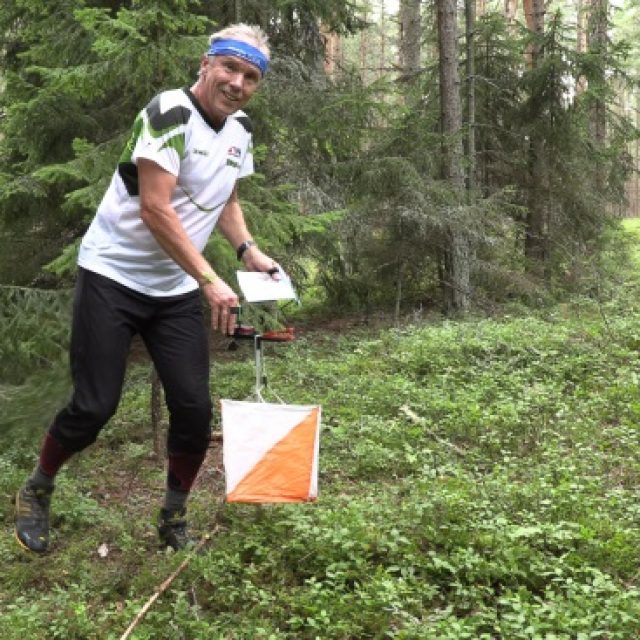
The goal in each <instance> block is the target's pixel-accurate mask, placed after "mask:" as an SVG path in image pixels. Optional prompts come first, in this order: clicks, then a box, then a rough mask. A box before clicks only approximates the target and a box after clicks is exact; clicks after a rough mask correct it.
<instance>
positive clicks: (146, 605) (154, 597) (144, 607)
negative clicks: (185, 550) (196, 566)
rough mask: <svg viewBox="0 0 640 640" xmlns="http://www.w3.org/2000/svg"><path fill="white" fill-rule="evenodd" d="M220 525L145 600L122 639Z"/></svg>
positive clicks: (130, 631) (138, 622)
mask: <svg viewBox="0 0 640 640" xmlns="http://www.w3.org/2000/svg"><path fill="white" fill-rule="evenodd" d="M217 530H218V527H216V528H215V529H214V530H213V531H212V532H211V533H210V534H207V535H206V536H204V537H203V538H202V539H201V540H200V541H199V542H198V544H197V545H196V546H195V547H194V548H193V551H192V552H191V553H190V554H189V555H188V556H187V557H186V558H185V559H184V560H183V561H182V562H181V563H180V566H179V567H178V568H177V569H176V570H175V571H174V572H173V573H172V574H171V575H170V576H169V577H168V578H167V579H166V580H165V581H164V582H163V583H162V584H161V585H160V586H159V587H158V589H157V591H156V592H155V593H154V594H153V595H152V596H151V597H150V598H149V599H148V600H147V601H146V602H145V604H144V606H143V607H142V609H140V611H138V615H136V617H135V618H134V619H133V622H132V623H131V624H130V625H129V627H128V628H127V630H126V631H125V632H124V633H123V634H122V635H121V636H120V640H127V638H129V637H130V636H131V634H132V633H133V630H134V629H135V628H136V627H137V626H138V625H139V624H140V622H141V621H142V619H143V618H144V617H145V615H146V614H147V611H149V609H151V607H152V606H153V603H154V602H155V601H156V600H157V599H158V598H159V597H160V596H161V595H162V594H163V593H164V592H165V591H166V590H167V589H168V588H169V587H170V586H171V583H172V582H173V581H174V580H175V579H176V578H177V577H178V576H179V575H180V574H181V573H182V572H183V571H184V570H185V569H186V568H187V566H188V565H189V563H190V562H191V560H192V559H193V556H195V555H196V554H197V553H198V552H199V551H200V550H201V549H202V547H204V545H205V544H207V542H209V540H210V539H211V536H212V535H213V534H214V533H216V531H217Z"/></svg>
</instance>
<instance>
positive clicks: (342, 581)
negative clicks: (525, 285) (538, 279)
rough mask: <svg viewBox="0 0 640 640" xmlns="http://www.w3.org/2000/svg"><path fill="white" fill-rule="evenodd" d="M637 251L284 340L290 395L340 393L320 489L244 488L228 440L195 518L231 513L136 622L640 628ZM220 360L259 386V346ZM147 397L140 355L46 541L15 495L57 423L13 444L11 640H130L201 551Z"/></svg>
mask: <svg viewBox="0 0 640 640" xmlns="http://www.w3.org/2000/svg"><path fill="white" fill-rule="evenodd" d="M627 233H628V234H636V236H637V237H638V239H640V224H638V223H634V224H633V225H632V226H630V227H629V229H628V231H627ZM639 256H640V254H637V253H636V254H635V257H634V259H635V260H637V262H636V263H635V265H632V266H633V267H634V268H631V269H629V271H628V272H626V273H625V274H620V275H619V277H618V282H617V283H616V286H615V287H609V288H605V289H606V290H605V291H604V292H603V293H602V295H601V296H600V297H599V299H597V300H595V299H591V298H575V299H574V300H572V301H570V302H566V303H564V304H562V305H559V306H558V307H555V308H552V309H545V310H544V312H540V313H539V314H534V313H531V314H529V315H527V316H526V317H525V316H522V315H514V316H513V317H509V316H508V315H507V316H503V317H501V318H500V319H499V320H496V319H486V318H471V319H468V320H465V321H459V322H453V321H440V322H432V323H431V324H429V325H422V326H418V325H416V326H411V327H404V328H402V329H384V330H380V329H378V330H365V329H357V330H356V329H352V330H350V331H348V332H340V333H338V332H336V333H330V334H328V333H319V332H318V333H314V332H311V331H310V332H307V333H305V334H303V336H302V337H301V339H300V340H299V341H298V342H296V343H294V344H293V345H288V346H274V347H273V348H272V349H271V350H270V351H269V353H268V354H267V364H268V367H269V376H270V380H271V381H272V382H273V384H274V387H275V388H276V390H277V391H278V394H279V395H280V396H282V397H283V398H286V399H287V400H288V401H291V402H296V403H311V402H318V403H321V404H322V405H323V430H322V435H321V464H320V497H319V500H318V502H317V503H315V504H308V505H284V506H252V505H225V504H224V503H223V502H222V500H221V495H222V486H223V476H222V469H221V460H220V451H219V447H218V445H216V446H215V447H214V448H212V450H211V451H210V455H209V457H208V460H207V465H206V468H205V470H204V471H203V473H202V475H201V478H200V479H199V482H198V484H197V487H196V490H195V492H194V496H193V501H192V508H191V514H192V515H191V520H192V522H193V527H194V529H195V531H196V533H198V534H200V535H202V534H204V533H205V532H208V531H211V530H213V529H214V528H215V527H218V528H219V531H218V533H217V534H216V536H215V537H214V539H213V540H212V541H211V543H210V544H209V545H208V546H207V547H206V548H205V550H204V551H203V552H202V553H201V554H199V555H198V556H197V557H195V558H194V559H193V560H192V561H191V563H190V565H189V568H188V569H187V570H186V571H185V572H184V573H183V574H182V575H181V576H180V577H179V578H178V579H177V580H176V582H175V583H174V584H173V586H172V588H171V589H170V590H169V591H168V592H167V593H166V594H165V595H164V596H163V597H162V598H161V599H160V600H159V601H158V602H157V603H156V604H155V605H154V607H153V608H152V609H151V611H150V613H149V614H148V615H147V617H146V618H145V620H144V622H143V623H142V624H141V625H140V626H139V627H138V629H137V631H136V633H135V634H134V636H133V637H134V638H136V639H137V640H146V639H149V640H151V639H153V640H162V639H164V638H166V639H172V640H175V639H179V638H184V639H194V640H195V639H205V638H207V639H211V638H220V639H225V640H226V639H228V640H235V639H247V640H249V639H265V640H266V639H296V640H297V639H307V638H308V639H315V638H321V639H325V638H326V639H333V638H335V639H339V638H343V639H352V638H362V639H365V638H366V639H369V638H402V639H414V638H415V639H418V638H419V639H433V640H436V639H437V640H447V639H451V640H463V639H466V638H468V639H473V640H477V639H487V640H488V639H494V638H500V639H505V640H520V639H523V640H525V639H527V640H534V639H548V640H551V639H567V640H568V639H579V640H582V639H584V640H586V639H589V638H601V639H607V640H611V639H614V638H621V639H622V638H624V639H632V638H637V637H639V636H640V588H639V580H640V500H639V497H640V492H639V489H638V487H639V486H640V455H639V454H640V443H639V440H638V423H639V419H640V388H639V386H638V376H639V375H640V366H639V365H640V358H639V355H638V347H639V346H640V338H639V337H638V336H640V302H638V300H640V296H639V295H638V294H639V293H640V278H639V277H638V274H637V269H638V268H640V260H638V257H639ZM623 276H624V277H623ZM217 355H218V356H219V357H217V359H216V362H215V364H214V367H213V393H214V395H215V396H216V397H218V398H219V397H233V398H242V397H245V396H247V395H248V394H249V393H250V392H251V388H252V385H253V369H252V363H251V357H250V354H249V353H248V352H246V351H240V352H236V353H235V354H234V355H233V356H230V355H229V354H223V353H221V352H220V353H218V354H217ZM148 402H149V400H148V370H147V365H145V364H138V365H135V366H134V367H133V368H132V369H131V370H130V374H129V377H128V381H127V387H126V390H125V395H124V398H123V402H122V405H121V408H120V410H119V412H118V414H117V416H116V417H115V418H114V420H113V421H112V423H111V424H110V426H109V427H108V429H107V430H105V432H104V434H103V436H102V437H101V439H100V441H99V443H98V444H97V445H95V446H94V447H93V448H92V449H91V450H89V451H87V452H86V453H85V454H83V455H81V456H78V457H77V458H76V459H74V460H72V462H71V463H70V464H69V466H68V468H67V469H66V471H65V472H63V474H61V477H60V480H59V487H58V491H57V495H56V498H55V502H54V507H53V512H54V516H53V518H54V533H53V550H52V553H51V554H49V555H48V556H46V557H45V558H34V557H30V556H26V555H25V554H24V553H23V552H21V551H20V550H19V549H18V548H17V545H16V544H15V542H14V540H13V538H12V535H13V534H12V522H11V521H12V510H11V506H10V500H11V497H12V495H13V493H14V491H15V490H16V489H17V487H18V486H19V484H20V483H21V482H22V480H23V478H24V475H25V473H26V472H27V471H28V470H29V467H30V466H31V464H33V461H34V458H33V457H32V456H34V455H35V451H36V449H37V445H38V440H39V436H38V437H37V438H35V437H34V438H31V441H30V442H28V443H27V444H26V445H25V444H24V443H23V444H20V445H19V446H18V445H17V444H16V445H15V446H12V445H11V444H8V445H7V446H6V447H5V449H4V450H3V453H2V455H0V494H1V495H2V500H1V501H0V522H2V527H3V535H2V536H1V537H0V558H2V560H1V561H0V562H1V564H0V576H1V578H0V614H1V615H0V637H2V638H3V639H7V640H13V639H18V638H20V639H21V640H24V639H25V638H28V639H29V640H32V639H33V640H39V639H41V638H42V639H45V638H46V639H49V638H64V639H65V640H71V639H83V640H90V639H100V640H103V639H107V640H110V639H112V638H113V639H117V638H119V637H120V635H121V634H122V632H123V631H124V629H125V628H126V627H127V626H128V625H129V623H130V622H131V620H132V619H133V617H134V616H135V614H136V613H137V611H138V610H139V608H140V607H141V606H142V604H143V603H144V602H145V601H146V600H147V598H148V597H149V596H150V595H151V594H152V593H153V592H154V591H155V589H156V587H157V586H158V585H159V584H160V583H161V582H162V581H163V580H164V579H165V578H166V577H167V576H168V575H169V574H170V573H171V572H172V571H173V570H174V569H175V567H176V566H177V565H178V564H179V563H180V562H181V561H182V559H183V557H184V556H183V555H182V554H166V553H163V552H160V551H158V550H157V547H156V541H155V531H154V527H153V520H154V517H155V511H156V509H157V505H158V502H159V500H160V499H161V496H162V487H163V483H164V478H163V476H164V471H163V465H162V462H161V460H158V459H156V458H155V457H154V456H153V454H152V453H151V435H152V434H151V432H150V427H149V424H148V422H149V421H148ZM25 447H26V449H25ZM25 450H26V451H29V452H30V453H28V454H26V453H25ZM103 544H104V545H106V548H107V550H108V553H107V555H106V557H101V556H100V555H99V554H98V548H99V547H100V546H101V545H103Z"/></svg>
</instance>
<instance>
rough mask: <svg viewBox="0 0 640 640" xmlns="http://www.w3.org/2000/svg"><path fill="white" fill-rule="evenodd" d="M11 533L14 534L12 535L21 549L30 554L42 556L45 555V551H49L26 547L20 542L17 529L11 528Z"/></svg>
mask: <svg viewBox="0 0 640 640" xmlns="http://www.w3.org/2000/svg"><path fill="white" fill-rule="evenodd" d="M13 535H14V537H15V539H16V542H17V543H18V545H19V546H20V548H21V549H22V550H23V551H27V552H28V553H29V554H31V555H35V556H43V555H45V553H47V552H48V551H49V549H43V550H42V551H36V550H35V549H32V548H31V547H28V546H27V545H26V544H25V543H24V542H22V540H20V537H19V536H18V530H17V529H14V530H13Z"/></svg>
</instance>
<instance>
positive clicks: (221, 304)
mask: <svg viewBox="0 0 640 640" xmlns="http://www.w3.org/2000/svg"><path fill="white" fill-rule="evenodd" d="M202 292H203V294H204V297H205V298H206V300H207V302H208V304H209V307H210V308H211V327H212V329H213V330H214V331H220V333H223V334H225V335H228V336H230V335H233V332H234V330H235V327H236V322H237V315H236V313H232V310H234V311H235V310H237V308H238V307H239V306H240V301H239V299H238V296H237V295H236V293H235V292H234V291H233V289H232V288H231V287H230V286H229V285H228V284H227V283H226V282H225V281H224V280H223V279H222V278H220V277H218V278H216V280H215V282H207V283H206V284H204V285H203V286H202Z"/></svg>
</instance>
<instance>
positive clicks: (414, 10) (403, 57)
mask: <svg viewBox="0 0 640 640" xmlns="http://www.w3.org/2000/svg"><path fill="white" fill-rule="evenodd" d="M398 22H399V28H400V45H399V54H400V69H401V70H402V77H403V78H406V79H407V80H408V81H409V82H413V81H415V79H416V78H417V75H418V72H419V71H420V36H421V32H422V25H421V18H420V0H400V10H399V14H398Z"/></svg>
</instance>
